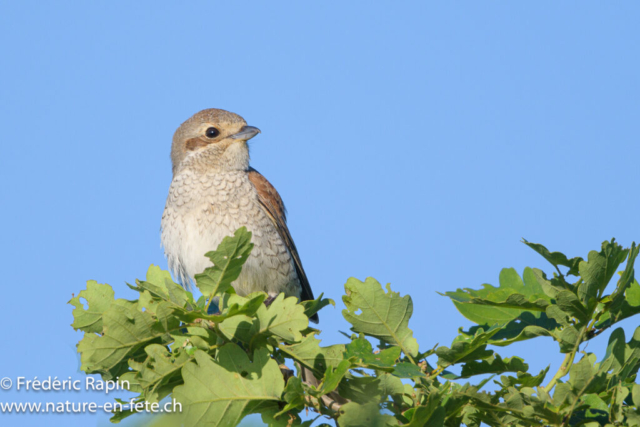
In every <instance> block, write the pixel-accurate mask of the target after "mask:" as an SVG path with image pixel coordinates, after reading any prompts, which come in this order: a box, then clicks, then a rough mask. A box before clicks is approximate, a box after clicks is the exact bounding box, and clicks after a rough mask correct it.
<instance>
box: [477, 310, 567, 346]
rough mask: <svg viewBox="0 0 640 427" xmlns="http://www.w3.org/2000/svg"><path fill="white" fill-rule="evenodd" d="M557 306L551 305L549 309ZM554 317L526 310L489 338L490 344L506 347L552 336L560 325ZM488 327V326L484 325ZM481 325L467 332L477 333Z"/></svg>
mask: <svg viewBox="0 0 640 427" xmlns="http://www.w3.org/2000/svg"><path fill="white" fill-rule="evenodd" d="M552 307H555V306H553V305H551V306H549V307H548V308H547V309H549V308H552ZM558 326H559V325H558V323H557V322H556V321H555V320H554V319H550V318H549V317H548V316H547V315H546V314H545V313H539V312H538V313H536V312H524V313H522V314H521V315H520V316H519V317H518V318H517V319H514V320H512V321H510V322H509V323H507V324H506V325H505V326H503V327H502V328H501V329H500V330H499V331H498V332H496V334H495V335H494V336H493V337H492V338H491V339H490V340H489V342H488V343H489V344H492V345H496V346H500V347H504V346H507V345H510V344H512V343H514V342H518V341H526V340H529V339H532V338H536V337H552V336H553V335H554V332H553V331H554V330H555V329H556V328H557V327H558ZM483 327H484V328H487V326H486V325H485V326H483ZM479 328H480V327H479V326H474V327H472V328H469V331H468V333H467V334H475V333H476V331H477V330H478V329H479Z"/></svg>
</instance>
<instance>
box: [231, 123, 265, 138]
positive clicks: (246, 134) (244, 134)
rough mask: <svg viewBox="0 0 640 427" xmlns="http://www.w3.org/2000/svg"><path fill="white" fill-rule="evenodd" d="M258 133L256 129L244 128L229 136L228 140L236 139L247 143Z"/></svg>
mask: <svg viewBox="0 0 640 427" xmlns="http://www.w3.org/2000/svg"><path fill="white" fill-rule="evenodd" d="M259 133H260V129H258V128H257V127H253V126H245V127H243V128H242V129H240V132H238V133H235V134H233V135H231V136H230V137H229V138H231V139H237V140H240V141H248V140H250V139H251V138H253V137H254V136H256V135H257V134H259Z"/></svg>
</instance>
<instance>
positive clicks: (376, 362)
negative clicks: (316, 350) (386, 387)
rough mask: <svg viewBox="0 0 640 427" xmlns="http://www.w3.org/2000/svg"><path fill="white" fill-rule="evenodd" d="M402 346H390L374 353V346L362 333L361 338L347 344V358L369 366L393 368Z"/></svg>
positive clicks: (345, 354)
mask: <svg viewBox="0 0 640 427" xmlns="http://www.w3.org/2000/svg"><path fill="white" fill-rule="evenodd" d="M400 352H401V349H400V347H390V348H387V349H385V350H382V351H379V352H377V353H373V347H372V346H371V343H370V342H369V341H367V339H366V338H365V337H364V336H363V335H361V336H360V337H359V338H357V339H355V340H353V341H351V343H349V344H347V347H346V351H345V352H344V358H345V359H351V358H353V363H355V364H357V365H360V366H363V367H369V368H372V369H374V368H391V367H393V365H395V363H396V360H398V358H399V357H400Z"/></svg>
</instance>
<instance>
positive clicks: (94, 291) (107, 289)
mask: <svg viewBox="0 0 640 427" xmlns="http://www.w3.org/2000/svg"><path fill="white" fill-rule="evenodd" d="M113 295H114V293H113V289H112V288H111V286H109V285H101V284H99V283H98V282H96V281H95V280H90V281H88V282H87V289H86V290H84V291H80V293H79V294H78V296H77V297H75V298H72V299H71V300H70V301H69V302H68V304H71V305H73V306H74V307H75V308H74V309H73V323H72V324H71V326H72V327H73V329H75V330H78V329H80V330H83V331H85V332H95V333H101V332H102V315H103V314H104V312H105V311H107V309H108V308H109V307H111V304H113V303H114V301H115V300H114V299H113ZM80 298H84V299H85V300H86V301H87V305H88V308H87V309H86V310H85V309H84V305H83V304H82V302H80Z"/></svg>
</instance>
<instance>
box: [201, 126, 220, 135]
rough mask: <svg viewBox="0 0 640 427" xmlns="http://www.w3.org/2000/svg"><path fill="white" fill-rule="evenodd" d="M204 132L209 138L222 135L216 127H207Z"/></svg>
mask: <svg viewBox="0 0 640 427" xmlns="http://www.w3.org/2000/svg"><path fill="white" fill-rule="evenodd" d="M204 134H205V135H207V138H215V137H216V136H218V135H220V131H219V130H218V129H216V128H213V127H211V128H209V129H207V131H206V132H205V133H204Z"/></svg>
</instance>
